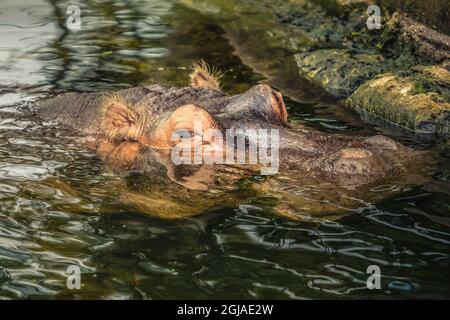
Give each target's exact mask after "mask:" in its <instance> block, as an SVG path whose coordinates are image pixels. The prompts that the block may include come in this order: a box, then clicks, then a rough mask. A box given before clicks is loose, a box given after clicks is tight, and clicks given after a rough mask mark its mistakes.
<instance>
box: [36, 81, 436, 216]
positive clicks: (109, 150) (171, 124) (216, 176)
mask: <svg viewBox="0 0 450 320" xmlns="http://www.w3.org/2000/svg"><path fill="white" fill-rule="evenodd" d="M36 111H37V113H38V115H39V117H41V118H43V119H46V120H52V121H56V122H57V123H60V124H63V125H66V126H69V127H70V128H72V129H74V130H77V131H79V132H80V133H82V134H86V135H89V136H92V137H94V140H95V143H94V144H93V147H95V148H96V149H97V153H98V155H99V157H100V158H101V159H102V160H103V161H104V162H105V163H106V165H107V166H108V167H109V168H111V169H112V170H113V171H114V172H115V173H117V174H122V175H124V176H127V175H128V178H127V179H125V183H124V188H123V192H122V193H123V194H126V196H125V197H124V199H126V201H127V202H132V203H134V204H135V205H136V204H137V205H136V206H137V207H139V208H140V209H141V210H142V211H147V212H152V213H155V212H157V214H158V215H160V216H163V217H172V218H175V217H180V216H186V215H193V214H198V213H200V212H202V211H203V210H204V209H205V208H208V207H211V206H214V205H217V204H218V203H219V204H220V203H222V202H224V198H223V196H219V197H217V196H216V197H214V196H213V197H211V195H210V194H208V196H205V193H204V191H207V190H210V189H211V188H212V187H213V188H219V189H226V190H230V188H231V189H232V186H233V185H234V184H235V183H236V182H237V181H239V180H240V179H242V178H245V177H248V176H251V175H252V174H256V173H257V170H258V169H259V168H260V165H239V166H236V165H234V166H230V165H196V166H194V165H191V166H190V165H182V166H176V165H174V164H173V163H172V162H171V158H170V149H171V148H172V147H173V146H174V142H173V141H172V140H171V137H172V133H173V132H174V131H175V130H186V131H188V132H191V131H193V126H192V124H191V123H192V122H193V120H199V119H200V120H201V121H202V122H203V123H204V124H205V125H204V126H203V129H207V128H208V127H212V128H216V129H219V130H221V131H222V132H223V131H225V129H230V128H234V129H239V128H241V129H242V128H263V129H279V132H280V146H279V157H280V160H279V164H280V172H281V173H282V174H288V175H290V176H296V177H297V178H298V179H300V180H301V179H305V180H306V181H311V179H314V180H318V181H321V182H322V183H330V184H331V186H332V188H331V189H330V191H333V194H331V193H330V194H329V197H330V198H334V199H335V200H336V199H339V192H338V191H337V190H339V189H347V190H348V189H354V190H357V191H358V193H360V196H361V195H364V193H365V190H367V188H370V187H373V186H376V185H379V184H381V183H387V182H389V181H396V182H399V181H401V180H404V181H406V182H407V183H411V182H412V180H414V179H417V177H418V176H421V177H422V176H423V175H424V172H425V170H426V169H428V168H429V166H430V165H431V163H432V161H431V160H430V159H429V158H428V156H427V155H426V154H425V153H424V152H420V151H416V150H412V149H410V148H408V147H405V146H403V145H402V144H400V143H397V142H395V141H394V140H392V139H391V138H388V137H385V136H372V137H358V136H345V135H337V134H333V135H330V134H325V133H322V132H318V131H314V130H307V129H305V128H297V127H292V126H290V125H289V123H288V121H287V112H286V108H285V105H284V102H283V99H282V97H281V95H280V94H279V93H278V92H277V91H275V90H273V89H272V88H270V87H268V86H266V85H257V86H254V87H253V88H251V89H250V90H248V91H247V92H245V93H243V94H239V95H235V96H229V95H227V94H225V93H224V92H222V91H220V90H217V89H215V88H211V87H206V86H203V87H194V86H189V87H183V88H176V87H166V86H162V85H153V86H148V87H136V88H131V89H126V90H122V91H117V92H114V93H112V92H106V93H87V94H83V93H69V94H63V95H60V96H57V97H54V98H50V99H48V100H45V101H42V102H41V103H40V104H39V105H38V107H37V109H36ZM172 120H174V121H172ZM203 142H204V144H208V143H210V141H203ZM130 172H133V173H140V174H138V176H139V178H138V179H136V174H132V175H131V176H132V177H134V178H133V179H131V180H130V178H129V177H130V175H129V173H130ZM412 177H413V178H412ZM130 181H131V182H130ZM136 181H139V182H136ZM217 181H220V183H219V184H220V186H219V185H218V183H217ZM172 182H176V185H177V187H174V186H173V184H172ZM230 186H231V187H230ZM363 186H364V188H363ZM173 188H175V189H173ZM270 188H271V184H270V183H268V182H267V181H266V182H265V183H262V184H261V183H260V184H258V186H257V187H256V188H255V189H254V190H261V189H262V191H264V192H268V191H270ZM168 190H170V192H167V191H168ZM199 192H200V194H199ZM201 192H203V194H201ZM355 192H356V191H355ZM168 194H170V196H168ZM323 196H324V195H321V197H323ZM325 196H327V195H325ZM149 197H151V199H152V201H149ZM162 198H164V199H165V200H164V203H159V202H161V201H160V200H161V199H162ZM168 198H171V199H170V200H167V199H168ZM238 198H239V197H234V196H231V197H228V198H227V199H226V200H225V202H226V201H228V202H231V203H236V202H238ZM187 199H189V200H187ZM157 200H158V201H159V202H158V201H157ZM166 200H167V201H166ZM155 201H156V202H158V203H159V204H158V205H157V206H155V205H154V203H155ZM186 201H188V202H189V201H191V202H192V206H189V205H188V204H187V202H186ZM295 201H296V200H295V199H294V200H293V202H295ZM338 201H342V200H338ZM150 202H151V203H153V204H152V205H151V207H148V203H150ZM180 204H182V205H181V206H180ZM295 205H296V206H298V205H299V204H298V203H296V204H295ZM311 206H312V207H314V204H312V205H308V208H309V211H310V212H320V213H323V212H324V211H325V212H327V213H329V212H330V211H336V210H334V209H330V208H324V207H323V206H320V207H317V208H315V207H314V208H312V207H311ZM285 207H286V206H285ZM282 211H283V212H282V214H284V215H286V216H289V217H291V218H292V216H291V215H290V213H289V209H286V208H284V209H283V210H282ZM293 218H295V217H293Z"/></svg>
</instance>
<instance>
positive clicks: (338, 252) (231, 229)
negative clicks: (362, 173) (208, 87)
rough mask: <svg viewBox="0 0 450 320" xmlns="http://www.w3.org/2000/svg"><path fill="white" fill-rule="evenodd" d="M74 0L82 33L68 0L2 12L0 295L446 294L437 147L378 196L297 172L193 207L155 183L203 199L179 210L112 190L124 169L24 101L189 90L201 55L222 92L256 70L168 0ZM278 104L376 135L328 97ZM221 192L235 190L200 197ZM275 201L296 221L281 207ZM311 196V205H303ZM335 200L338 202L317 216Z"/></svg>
mask: <svg viewBox="0 0 450 320" xmlns="http://www.w3.org/2000/svg"><path fill="white" fill-rule="evenodd" d="M79 2H80V3H81V12H82V14H83V15H84V16H83V20H82V28H81V30H78V31H73V30H72V31H70V30H67V28H66V27H65V10H66V8H67V6H68V4H69V3H72V1H52V0H49V1H44V0H26V1H20V2H18V1H14V0H3V1H2V6H1V8H0V19H1V20H0V21H1V22H0V39H1V40H2V41H1V43H0V69H1V71H2V72H0V298H27V297H30V298H95V299H118V298H119V299H128V298H134V299H141V298H145V299H149V298H152V299H164V298H361V297H373V298H380V297H381V298H389V297H397V298H406V297H426V298H428V297H430V298H433V297H434V298H436V297H437V298H442V297H446V298H449V297H450V293H449V288H448V279H449V270H450V268H449V263H450V246H449V244H450V216H449V212H450V210H449V209H450V197H449V191H448V183H447V181H448V177H449V165H448V164H449V161H448V158H449V156H448V152H447V155H446V154H445V151H444V152H442V156H443V157H444V158H445V159H446V160H444V161H443V164H442V165H441V166H440V167H439V172H438V173H437V174H436V175H435V178H434V180H433V181H429V182H428V183H426V184H424V185H419V186H414V187H411V186H403V185H397V184H389V185H380V186H376V187H374V188H373V189H371V190H370V191H369V193H370V194H371V195H373V198H376V197H377V195H378V194H382V193H390V194H391V196H390V197H389V198H388V199H386V200H383V201H381V202H377V203H376V204H374V203H372V202H370V201H363V200H361V199H360V197H359V195H358V192H357V191H347V192H346V193H345V195H343V193H338V192H337V191H336V190H335V188H334V186H332V185H324V184H318V183H315V181H304V178H302V177H299V178H298V179H293V178H292V177H280V179H278V180H277V179H275V182H273V183H272V185H271V188H272V189H271V191H270V192H267V193H265V194H255V193H252V192H249V191H248V190H247V189H246V187H245V181H244V183H243V185H244V186H243V187H242V190H239V192H238V193H239V195H238V196H235V195H228V194H226V196H223V193H220V192H222V190H218V191H217V192H218V196H216V197H214V194H211V195H210V196H211V197H210V198H208V199H206V200H205V199H203V198H202V201H203V202H200V200H199V201H198V203H197V202H195V201H197V198H195V197H194V196H192V195H188V196H187V198H186V195H184V194H182V193H181V192H180V193H177V192H178V191H177V190H179V189H174V190H171V189H164V186H159V185H158V181H156V182H150V183H149V186H148V187H149V190H150V191H149V192H153V193H154V195H155V200H152V201H155V202H156V201H157V200H161V198H163V197H167V198H170V197H174V198H177V197H178V198H177V199H176V200H177V201H178V202H182V203H183V204H185V205H186V206H187V207H189V206H190V207H192V206H194V207H195V206H196V205H198V206H199V207H201V208H204V209H205V210H204V211H205V213H204V214H202V215H198V216H194V217H189V218H186V219H181V220H163V219H159V218H157V217H155V216H151V215H146V214H143V213H142V212H140V210H138V209H137V208H136V207H135V206H133V205H131V204H129V203H126V202H124V201H122V197H121V190H122V189H121V188H122V186H123V179H122V178H121V177H119V176H117V175H115V174H112V173H111V172H108V171H107V170H105V168H104V165H103V164H102V162H101V161H100V160H99V159H98V158H97V157H96V156H95V154H94V153H93V152H92V151H90V150H89V149H87V148H86V147H85V145H83V141H82V140H81V139H80V138H79V137H76V136H74V134H73V133H71V132H67V131H65V130H64V129H61V128H55V127H54V125H53V124H52V123H41V122H39V121H35V119H30V118H27V117H26V116H24V114H25V111H26V110H27V108H29V107H30V106H32V105H33V102H34V101H36V100H37V99H39V98H42V97H45V96H48V95H50V94H54V93H57V92H65V91H83V92H85V91H90V92H92V91H101V90H111V89H118V88H127V87H131V86H135V85H139V84H153V83H158V82H162V83H167V84H171V85H184V84H186V83H187V81H188V74H189V66H190V65H191V63H192V62H193V61H195V60H198V59H200V58H204V59H206V60H207V61H209V62H210V63H212V64H214V65H217V66H219V67H220V68H221V69H223V70H227V71H228V72H227V73H226V75H225V77H224V88H225V90H227V91H229V92H241V91H243V90H245V89H247V88H248V87H249V86H251V85H254V84H255V83H257V82H258V81H260V80H262V79H263V77H262V76H261V75H259V74H256V73H254V72H253V71H252V70H251V69H250V68H249V67H247V66H245V65H244V64H242V62H241V60H240V59H239V58H238V57H237V56H236V55H234V49H233V48H232V47H231V46H230V45H229V44H228V42H227V39H226V34H225V31H224V30H222V29H220V27H218V26H217V25H215V24H214V22H213V21H210V20H209V19H208V18H206V17H204V16H201V15H200V14H199V13H196V12H194V11H192V10H190V9H187V8H185V7H183V6H181V5H180V4H178V3H177V2H176V1H167V0H164V1H163V0H152V1H143V0H141V1H132V4H131V2H130V1H119V0H118V1H102V2H101V4H99V3H98V2H96V1H79ZM256 40H257V39H256ZM308 94H309V95H310V96H311V95H314V92H308ZM319 100H320V99H319ZM287 101H288V102H287V104H288V108H289V112H290V116H291V119H292V120H293V121H294V122H295V123H298V124H302V125H307V126H310V127H314V128H317V129H319V130H322V131H324V132H329V133H342V132H351V133H361V134H363V133H371V132H375V131H376V128H369V129H367V127H368V125H366V124H365V123H363V122H348V121H346V120H347V119H344V118H342V117H341V118H340V117H338V116H336V115H335V113H336V112H335V111H336V110H338V109H339V107H338V106H337V103H336V102H335V103H333V102H330V101H329V99H328V100H327V101H321V102H319V103H317V102H314V103H310V104H308V103H303V102H302V103H299V102H295V101H294V100H291V99H287ZM340 113H343V112H342V110H341V111H340ZM398 138H399V139H403V141H406V142H408V143H410V144H413V145H418V146H420V147H422V148H432V146H430V145H427V144H426V143H423V142H421V141H415V140H414V139H411V138H409V137H398ZM433 152H436V151H433ZM228 174H229V176H232V173H228ZM226 177H227V176H226ZM144 178H145V177H144ZM133 179H136V180H137V181H139V180H138V179H142V177H139V176H136V177H131V178H130V180H131V181H130V183H133V181H134V180H133ZM171 192H172V193H176V194H171ZM246 192H248V194H247V193H246ZM211 193H212V192H211ZM325 193H326V194H327V195H329V198H328V199H326V201H324V200H323V199H321V197H319V196H320V195H323V194H325ZM161 195H163V197H162V196H161ZM280 195H282V196H281V199H280V198H279V197H280ZM183 197H184V198H183ZM189 197H191V198H189ZM277 197H278V198H277ZM217 198H227V199H228V198H230V199H231V200H230V201H228V202H227V203H226V205H222V204H221V205H217V206H215V205H211V203H213V204H217ZM330 199H332V200H330ZM333 199H334V200H335V201H334V200H333ZM277 201H279V203H281V204H285V203H289V204H290V206H291V207H290V209H291V210H292V211H293V212H295V213H296V214H297V216H301V217H303V221H300V222H298V221H292V220H290V219H286V218H283V217H279V216H277V215H276V214H275V211H274V208H273V207H274V203H276V202H277ZM333 201H334V202H333ZM190 202H192V203H194V205H192V204H191V203H190ZM317 202H320V203H321V205H322V207H321V208H322V212H315V215H313V214H312V213H311V211H310V208H311V207H314V208H317V207H318V206H317V205H312V203H317ZM155 205H156V204H155ZM190 207H189V208H190ZM335 207H338V208H339V209H340V210H343V211H344V213H343V214H342V215H340V216H339V217H334V218H333V219H321V218H320V217H321V216H325V215H326V214H327V213H329V212H328V210H331V209H330V208H335ZM317 217H319V218H317ZM308 219H309V220H308ZM372 264H376V265H379V266H380V267H381V268H382V284H383V289H382V290H373V291H372V290H368V289H367V287H366V279H367V276H368V275H367V273H366V269H367V267H368V266H369V265H372ZM70 265H76V266H79V267H80V269H81V272H82V289H81V290H69V289H68V288H67V287H66V279H67V277H66V269H67V267H68V266H70Z"/></svg>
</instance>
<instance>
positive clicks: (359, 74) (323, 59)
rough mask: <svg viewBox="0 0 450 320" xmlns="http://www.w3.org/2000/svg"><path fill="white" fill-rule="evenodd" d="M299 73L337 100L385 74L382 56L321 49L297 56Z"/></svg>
mask: <svg viewBox="0 0 450 320" xmlns="http://www.w3.org/2000/svg"><path fill="white" fill-rule="evenodd" d="M295 60H296V62H297V65H298V68H299V71H300V74H301V75H302V76H304V77H306V78H308V79H310V80H312V81H314V82H317V83H319V84H320V85H321V86H323V87H324V88H325V89H326V90H327V91H328V92H329V93H331V94H332V95H333V96H336V97H348V96H349V95H351V94H352V93H353V91H355V90H356V89H357V88H358V87H359V86H360V85H361V84H363V83H364V82H365V81H366V80H369V79H371V78H373V77H374V76H375V75H377V74H379V73H380V72H383V71H384V70H383V68H384V67H383V61H384V59H383V57H382V56H380V55H371V54H354V55H352V54H350V53H349V52H348V51H347V50H344V49H322V50H317V51H313V52H307V53H300V54H296V55H295Z"/></svg>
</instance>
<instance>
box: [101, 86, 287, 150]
mask: <svg viewBox="0 0 450 320" xmlns="http://www.w3.org/2000/svg"><path fill="white" fill-rule="evenodd" d="M148 90H149V93H148V94H147V95H146V96H144V97H142V98H141V99H138V100H137V101H132V100H133V99H130V98H129V97H126V96H121V95H119V94H114V95H111V96H108V97H107V99H106V101H105V102H104V104H103V108H102V111H103V112H102V116H101V128H102V132H103V133H104V134H105V135H106V136H107V137H108V138H109V140H110V141H116V142H117V141H134V142H138V143H140V144H142V145H143V146H146V147H151V148H155V149H172V148H174V147H175V146H178V147H180V146H181V147H187V146H190V145H194V143H199V142H201V144H202V145H208V146H210V147H212V148H214V149H217V150H221V147H222V144H218V143H217V139H216V138H217V136H218V133H220V134H222V135H223V134H224V133H225V130H226V129H230V128H242V127H244V126H245V127H260V128H264V127H267V128H269V127H273V126H287V111H286V106H285V104H284V101H283V98H282V96H281V94H280V93H279V92H277V91H275V90H274V89H272V88H271V87H269V86H267V85H256V86H254V87H252V88H250V89H249V90H248V91H247V92H245V93H243V94H239V95H235V96H226V95H224V94H222V93H221V92H220V91H217V90H215V89H211V88H205V87H201V88H196V87H186V88H181V89H175V88H167V92H162V93H161V92H157V93H155V91H156V89H155V90H153V89H152V87H149V89H148ZM152 90H153V91H152ZM155 96H157V97H155ZM165 96H167V98H166V97H165ZM174 96H175V97H177V96H182V97H183V98H182V99H180V100H181V101H180V102H177V101H173V100H176V98H175V99H174Z"/></svg>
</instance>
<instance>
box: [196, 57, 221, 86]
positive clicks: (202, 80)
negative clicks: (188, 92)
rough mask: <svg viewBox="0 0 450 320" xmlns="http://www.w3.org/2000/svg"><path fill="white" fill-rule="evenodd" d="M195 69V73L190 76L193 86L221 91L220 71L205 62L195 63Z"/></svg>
mask: <svg viewBox="0 0 450 320" xmlns="http://www.w3.org/2000/svg"><path fill="white" fill-rule="evenodd" d="M193 69H194V71H193V72H192V73H191V75H190V77H191V86H193V87H204V88H210V89H214V90H220V78H222V73H221V72H220V71H219V70H217V69H215V68H211V67H210V66H209V65H208V64H207V63H206V62H205V61H203V60H200V61H198V62H196V63H194V65H193Z"/></svg>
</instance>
